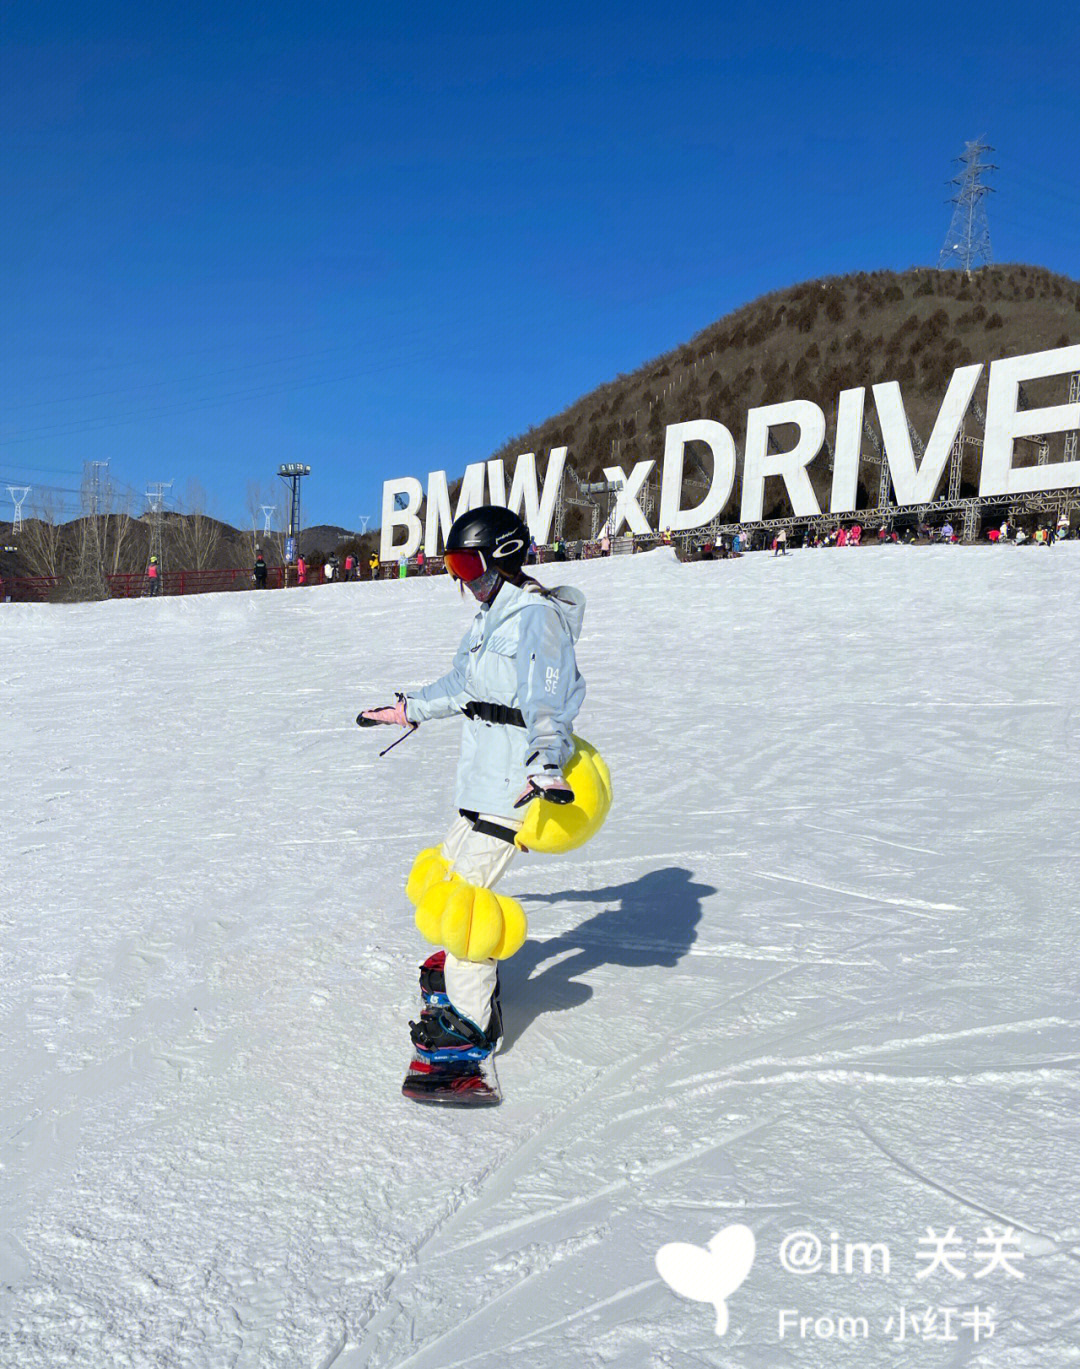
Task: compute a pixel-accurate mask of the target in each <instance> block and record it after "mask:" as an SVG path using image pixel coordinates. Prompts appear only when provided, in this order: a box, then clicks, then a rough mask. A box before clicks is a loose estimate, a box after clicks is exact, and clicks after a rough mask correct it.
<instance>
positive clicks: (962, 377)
mask: <svg viewBox="0 0 1080 1369" xmlns="http://www.w3.org/2000/svg"><path fill="white" fill-rule="evenodd" d="M981 374H982V363H981V362H979V363H977V364H976V365H974V366H961V367H959V368H958V369H957V370H955V371H954V372H953V373H952V379H951V380H950V381H949V388H948V389H947V390H946V391H945V398H944V399H943V400H942V401H941V408H940V409H939V410H938V416H937V420H936V421H935V423H934V431H933V432H932V433H931V434H930V441H929V442H928V443H927V444H926V451H925V452H924V453H923V459H922V462H921V463H920V465H919V466H918V467H917V468H916V465H915V453H914V451H913V450H912V447H911V433H910V432H909V431H908V425H907V415H906V414H905V412H904V401H903V399H902V397H901V395H900V386H899V385H897V383H896V381H895V380H887V381H885V383H884V384H882V385H875V386H874V403H875V404H876V405H877V411H878V422H879V423H880V424H881V437H882V441H883V442H884V444H885V455H886V457H887V459H888V462H889V474H890V475H891V476H892V482H893V489H894V490H895V491H896V502H897V503H898V504H929V503H930V501H931V500H932V499H933V497H934V491H935V490H936V489H937V487H938V481H939V480H940V479H941V472H942V471H943V470H944V469H945V462H946V461H948V459H949V452H950V451H951V450H952V445H953V443H954V442H955V441H956V434H957V433H958V432H959V431H960V424H961V423H962V422H963V421H964V414H966V413H967V406H968V404H969V403H970V402H971V396H972V395H973V394H974V393H975V386H976V384H977V383H978V380H979V376H980V375H981Z"/></svg>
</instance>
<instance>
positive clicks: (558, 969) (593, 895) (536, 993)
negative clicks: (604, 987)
mask: <svg viewBox="0 0 1080 1369" xmlns="http://www.w3.org/2000/svg"><path fill="white" fill-rule="evenodd" d="M716 892H717V891H716V889H714V888H713V887H712V885H710V884H696V883H695V882H694V879H693V876H692V875H691V873H690V871H689V870H683V869H680V868H678V867H677V866H669V867H667V868H665V869H662V870H650V871H649V873H648V874H647V875H642V877H641V878H640V879H636V880H633V881H631V882H630V883H627V884H614V885H610V886H608V887H607V888H605V889H564V890H561V891H560V892H559V893H557V894H532V895H530V896H529V897H528V900H527V902H528V903H531V904H535V903H606V904H612V905H614V906H613V907H608V908H605V909H604V910H603V911H602V912H599V913H597V914H595V916H593V917H590V918H587V919H586V920H585V921H584V922H581V923H579V924H578V925H577V926H576V927H573V928H571V929H570V930H569V931H567V932H564V933H563V934H562V935H561V936H557V937H553V938H552V939H551V940H549V941H533V940H531V939H530V940H528V941H526V942H525V945H524V946H522V948H521V950H520V951H518V952H517V954H516V955H513V956H511V957H510V959H509V960H506V961H504V962H503V964H502V965H501V966H500V967H499V978H500V984H501V992H502V998H503V1011H504V1014H505V1017H506V1021H505V1026H504V1031H505V1035H504V1037H503V1043H502V1050H503V1051H508V1050H510V1049H511V1048H512V1047H513V1045H514V1043H515V1042H516V1041H517V1039H518V1037H520V1036H521V1035H522V1034H523V1033H524V1032H525V1031H526V1030H527V1029H528V1028H529V1026H531V1024H532V1023H533V1021H535V1019H536V1018H537V1017H539V1016H540V1014H541V1013H545V1012H564V1011H565V1010H566V1009H567V1008H576V1007H578V1006H579V1005H580V1004H582V1003H584V1002H586V1001H587V1000H588V999H589V998H591V997H592V992H593V991H592V988H591V987H590V986H589V985H588V984H585V983H582V982H581V981H582V977H583V976H584V975H587V974H589V973H590V971H592V970H595V969H597V968H598V967H599V966H600V965H627V966H643V965H659V966H663V967H665V968H667V969H672V968H674V966H676V965H677V964H678V963H679V961H680V960H681V959H682V957H683V956H684V955H685V954H686V953H687V951H688V950H689V949H690V947H691V946H692V945H693V944H694V941H695V940H696V938H697V933H696V930H695V929H696V927H697V924H698V923H699V922H700V921H701V911H702V909H701V901H702V899H703V898H705V897H707V896H708V895H709V894H715V893H716ZM568 951H570V952H572V953H573V954H571V955H567V954H566V953H567V952H568ZM556 957H560V959H559V960H558V963H557V964H554V965H549V966H548V967H547V968H546V969H540V966H541V965H543V964H544V962H545V961H548V960H554V959H555V958H556Z"/></svg>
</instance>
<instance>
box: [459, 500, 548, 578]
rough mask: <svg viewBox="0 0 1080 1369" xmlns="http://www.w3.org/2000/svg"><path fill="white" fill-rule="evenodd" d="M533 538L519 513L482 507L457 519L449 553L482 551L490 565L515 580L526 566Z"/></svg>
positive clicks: (500, 508) (498, 506)
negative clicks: (526, 557) (526, 558)
mask: <svg viewBox="0 0 1080 1369" xmlns="http://www.w3.org/2000/svg"><path fill="white" fill-rule="evenodd" d="M530 540H531V535H530V533H529V528H528V525H527V524H526V523H525V522H524V521H523V520H522V519H520V518H519V517H518V516H517V514H516V513H511V512H510V510H509V509H504V508H503V507H502V506H501V505H500V504H481V506H480V507H479V508H476V509H470V510H469V511H468V513H463V514H461V516H460V517H458V518H455V519H454V525H453V527H452V528H451V529H450V531H449V533H448V534H447V538H446V550H447V551H479V552H482V553H483V555H484V558H485V560H486V561H487V563H488V565H489V566H492V567H494V568H495V569H496V570H498V571H499V572H500V573H501V574H502V575H504V576H505V577H506V578H507V579H513V577H514V576H515V575H517V573H518V572H519V571H520V570H521V568H522V566H523V565H524V564H525V556H526V553H527V552H528V550H529V542H530Z"/></svg>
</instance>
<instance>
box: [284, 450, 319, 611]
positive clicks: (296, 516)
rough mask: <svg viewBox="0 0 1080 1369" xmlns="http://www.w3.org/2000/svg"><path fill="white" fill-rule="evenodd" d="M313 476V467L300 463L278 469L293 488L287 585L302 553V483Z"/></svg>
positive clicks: (286, 550) (287, 463)
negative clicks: (292, 567) (306, 477)
mask: <svg viewBox="0 0 1080 1369" xmlns="http://www.w3.org/2000/svg"><path fill="white" fill-rule="evenodd" d="M310 474H311V467H310V466H305V465H302V464H301V463H300V462H298V461H288V462H286V463H285V464H284V465H282V466H279V467H278V475H280V476H281V478H282V480H284V481H285V483H286V484H287V485H289V486H290V487H291V489H290V494H289V531H288V535H287V536H286V539H285V583H286V584H288V583H289V566H290V565H291V564H292V563H293V562H294V561H295V560H296V558H297V555H298V554H299V551H300V481H301V480H302V479H303V478H304V476H305V475H310Z"/></svg>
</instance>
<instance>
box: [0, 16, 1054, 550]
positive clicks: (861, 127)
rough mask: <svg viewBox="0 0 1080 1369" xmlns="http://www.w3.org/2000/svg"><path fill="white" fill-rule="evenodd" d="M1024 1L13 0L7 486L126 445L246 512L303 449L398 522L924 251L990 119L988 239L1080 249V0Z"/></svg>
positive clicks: (314, 494) (928, 253)
mask: <svg viewBox="0 0 1080 1369" xmlns="http://www.w3.org/2000/svg"><path fill="white" fill-rule="evenodd" d="M466 10H467V12H466ZM1032 13H1033V11H1032V10H1031V9H1030V8H1029V7H1024V6H1019V5H1008V6H995V5H993V4H991V5H983V6H980V7H978V8H976V9H972V8H971V7H969V6H955V7H951V8H950V7H946V6H941V5H933V6H931V5H925V4H921V3H913V4H904V5H886V6H884V8H882V7H880V6H870V5H865V4H861V5H858V6H856V5H849V4H839V5H829V6H823V7H820V8H817V9H815V8H814V7H812V6H806V5H794V4H774V5H771V6H769V5H766V6H763V7H761V8H759V9H753V8H751V7H739V8H738V11H737V12H734V11H733V12H731V13H728V12H725V10H724V9H721V8H718V7H715V6H711V5H704V4H701V5H696V6H690V5H684V4H682V3H680V2H679V0H674V2H673V3H669V4H664V5H660V4H635V3H632V0H631V2H630V3H624V4H620V5H618V6H614V5H611V6H603V7H600V6H590V5H587V4H584V5H582V4H577V5H563V4H561V3H558V2H557V0H556V2H555V3H551V4H548V5H547V6H544V7H539V6H533V5H529V6H526V5H519V4H514V3H504V4H500V5H494V4H486V3H480V4H475V5H472V6H470V7H458V6H449V5H438V6H434V5H426V4H412V5H409V6H406V7H402V9H401V12H400V13H397V12H392V11H390V10H389V9H388V8H387V7H384V6H379V7H375V6H371V5H368V4H363V3H361V4H359V5H357V4H350V5H346V4H337V3H332V4H320V3H317V0H316V2H315V3H308V4H303V5H302V4H299V3H294V2H293V0H286V2H284V3H273V0H271V3H267V4H262V5H260V6H258V7H231V8H230V7H227V6H220V5H214V6H204V5H202V4H200V3H199V2H198V0H192V3H190V4H185V5H182V6H180V5H173V4H170V3H168V2H167V0H166V3H163V4H160V5H157V6H148V5H145V4H143V3H139V4H131V5H120V4H113V3H109V0H105V2H104V3H102V4H99V5H86V4H78V5H76V4H66V5H62V4H55V3H51V2H50V0H39V2H38V3H27V2H26V0H14V3H11V4H9V5H8V6H7V7H6V9H5V13H4V20H3V33H2V44H3V56H2V69H0V204H2V205H3V211H2V215H0V496H2V497H3V500H4V502H9V501H8V500H7V492H6V489H5V488H4V486H6V485H7V484H9V483H16V484H28V485H31V486H33V487H35V490H39V491H40V490H42V489H45V488H46V487H52V488H55V489H57V490H60V491H75V490H77V489H78V485H79V480H80V475H81V472H82V469H83V463H85V462H87V461H105V460H107V461H109V462H110V471H111V476H112V480H113V483H114V486H116V487H117V488H118V489H119V488H126V489H128V490H130V491H131V492H132V499H133V500H134V501H135V507H136V508H138V507H144V506H145V501H143V500H142V499H141V496H142V492H143V491H144V490H145V488H146V485H147V483H148V482H152V481H168V480H171V481H173V482H174V487H173V488H174V492H175V493H176V494H177V495H178V496H179V498H180V500H181V501H184V500H187V499H188V498H189V497H190V496H191V493H192V492H191V491H190V490H189V484H190V482H192V481H194V482H197V483H198V484H199V485H200V486H201V487H202V488H203V490H204V491H205V494H206V505H207V507H208V508H209V510H210V511H211V512H213V513H215V514H217V515H218V516H219V517H223V518H226V519H228V520H230V521H232V522H234V523H238V524H240V525H243V524H245V523H249V522H250V513H249V512H248V500H249V488H250V487H251V486H252V485H253V484H255V485H261V486H262V487H263V489H264V490H265V491H273V495H272V497H273V499H274V500H276V502H277V503H278V505H279V508H281V509H283V508H284V503H285V500H284V489H283V487H282V486H281V484H280V482H277V481H276V480H275V478H274V472H275V471H276V469H277V466H278V464H279V463H280V462H282V461H306V462H308V463H310V465H311V467H312V475H311V476H310V477H309V479H308V480H307V481H306V483H305V491H304V493H305V497H306V508H305V518H304V521H305V523H308V524H311V523H317V522H331V523H340V524H342V525H344V526H349V527H357V526H359V521H360V518H361V516H363V515H370V516H371V517H372V519H373V521H377V519H378V512H379V506H380V499H381V487H382V481H383V480H384V479H385V478H388V477H390V476H397V475H406V474H415V475H418V476H420V477H421V479H423V478H424V476H425V475H426V472H427V471H428V470H432V469H446V470H449V471H450V472H451V473H452V474H458V473H460V471H461V470H462V469H463V467H464V466H465V465H466V464H467V463H468V462H469V461H475V460H482V459H484V458H486V457H487V456H490V455H491V454H492V453H493V452H494V451H495V450H496V449H497V448H499V447H501V446H502V445H503V443H505V442H507V441H508V440H509V439H511V438H512V437H514V436H515V435H516V434H519V433H522V432H524V431H525V430H526V429H527V428H528V427H529V426H530V425H531V424H533V423H538V422H541V421H543V420H544V419H545V418H547V417H549V416H550V415H552V414H554V413H557V412H558V411H560V410H561V409H563V408H565V407H566V406H567V405H569V404H570V403H572V402H573V401H574V400H575V399H577V398H578V397H579V396H580V395H582V394H585V393H587V392H588V391H590V390H592V389H594V388H595V387H596V386H597V385H600V384H602V383H603V382H605V381H607V380H610V379H612V378H613V377H615V376H616V375H617V374H619V373H620V372H628V371H632V370H635V369H636V368H637V367H638V366H640V365H641V364H643V363H644V362H645V361H647V360H649V359H650V358H651V357H654V356H657V355H659V354H660V353H662V352H664V351H667V350H668V349H669V348H671V347H674V346H677V345H678V344H680V343H682V342H684V341H686V340H687V339H688V338H689V337H691V336H692V335H693V334H694V333H696V332H697V331H699V330H700V329H702V328H704V327H706V326H707V325H708V324H710V323H712V322H713V321H714V320H715V319H717V318H719V317H721V316H722V315H724V314H725V313H727V312H729V311H730V310H731V309H733V308H736V307H738V306H739V305H741V304H743V303H745V302H747V301H748V300H751V299H753V298H755V297H756V296H758V295H760V294H763V293H765V292H767V291H769V290H774V289H778V288H782V287H784V286H787V285H790V284H794V283H795V282H798V281H801V280H807V279H812V278H814V277H817V276H822V275H828V274H836V273H843V272H848V271H855V270H873V269H876V268H893V269H899V270H902V269H905V268H906V267H909V266H913V265H927V264H934V263H935V262H936V260H937V255H938V252H939V250H940V248H941V244H942V242H943V241H944V237H945V233H946V230H947V228H948V222H949V216H950V212H951V207H950V206H949V205H948V203H947V202H946V201H947V198H948V196H949V194H950V193H952V192H951V190H950V188H949V187H948V186H947V184H946V181H947V180H948V177H949V176H950V175H952V174H954V171H955V169H956V168H955V167H954V166H953V161H952V159H953V158H954V157H956V156H957V155H958V154H959V153H960V152H961V151H962V149H963V143H964V141H965V139H970V138H975V137H978V136H980V135H985V136H986V138H987V140H988V141H989V142H990V143H991V144H992V145H993V146H994V148H995V149H996V150H995V153H994V156H993V158H992V160H993V161H994V162H995V163H997V165H998V166H999V167H1000V170H999V171H998V172H997V173H996V175H995V176H994V177H993V178H992V181H991V184H993V185H994V187H995V194H994V195H993V196H991V197H990V199H989V204H988V213H989V221H990V230H991V237H992V241H993V246H994V255H995V259H997V260H999V261H1024V262H1031V263H1036V264H1039V265H1043V266H1046V267H1049V268H1050V269H1052V270H1056V271H1060V272H1063V273H1065V274H1068V275H1072V276H1074V277H1075V276H1076V275H1077V273H1078V270H1080V174H1078V172H1077V161H1076V148H1077V134H1078V132H1080V63H1078V58H1077V52H1078V50H1080V18H1078V13H1080V7H1078V6H1077V5H1076V4H1075V3H1062V0H1049V3H1044V4H1043V5H1040V6H1039V7H1038V17H1037V22H1032ZM275 485H276V486H277V488H276V490H274V486H275ZM32 497H33V496H32ZM63 497H64V498H66V499H67V500H68V501H69V503H70V505H71V512H74V505H75V495H74V494H66V495H64V496H63Z"/></svg>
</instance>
